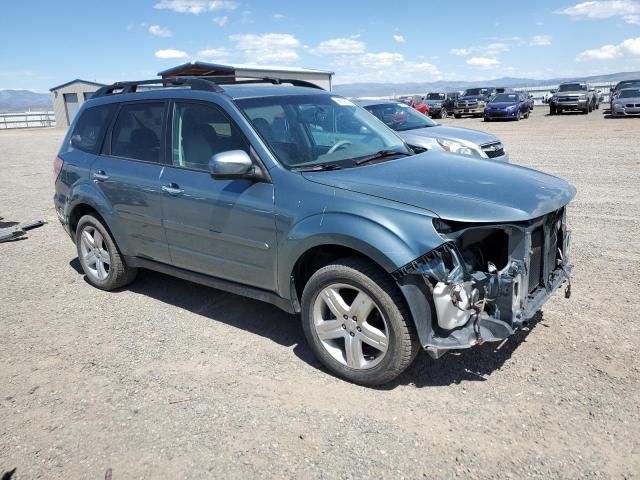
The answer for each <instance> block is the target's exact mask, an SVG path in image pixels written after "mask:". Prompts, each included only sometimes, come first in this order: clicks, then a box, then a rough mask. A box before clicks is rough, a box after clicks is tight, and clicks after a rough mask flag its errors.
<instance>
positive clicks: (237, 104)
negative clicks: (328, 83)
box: [54, 77, 576, 385]
mask: <svg viewBox="0 0 640 480" xmlns="http://www.w3.org/2000/svg"><path fill="white" fill-rule="evenodd" d="M157 83H159V81H158V80H155V81H140V82H123V83H116V84H113V85H110V86H107V87H104V88H102V89H101V90H99V91H98V92H97V93H96V94H95V95H94V97H93V98H92V99H90V100H88V101H87V102H85V103H84V104H83V106H82V108H81V110H80V111H79V113H78V115H77V117H76V119H75V121H74V123H73V125H72V126H71V127H70V129H69V132H68V134H67V136H66V138H65V140H64V143H63V145H62V148H61V150H60V153H59V154H58V156H57V158H56V161H55V172H56V181H55V190H56V191H55V196H54V203H55V208H56V212H57V214H58V217H59V219H60V222H61V223H62V225H63V226H64V228H65V230H66V231H67V232H68V233H69V235H70V236H71V238H72V240H73V241H74V242H75V243H76V246H77V250H78V257H79V261H80V264H81V266H82V268H83V270H84V273H85V275H86V278H87V280H88V281H89V282H90V283H91V284H92V285H94V286H96V287H98V288H101V289H104V290H113V289H117V288H120V287H123V286H124V285H126V284H127V283H129V282H131V281H133V279H134V277H135V275H136V272H137V270H138V269H139V268H145V269H149V270H155V271H159V272H163V273H165V274H169V275H174V276H176V277H179V278H183V279H186V280H189V281H193V282H198V283H201V284H204V285H209V286H211V287H214V288H217V289H220V290H224V291H227V292H231V293H235V294H239V295H244V296H246V297H250V298H254V299H258V300H261V301H266V302H269V303H272V304H274V305H276V306H278V307H280V308H282V309H283V310H285V311H287V312H290V313H296V314H301V318H302V325H303V330H304V333H305V336H306V338H307V340H308V342H309V345H310V346H311V349H312V350H313V352H314V353H315V354H316V355H317V357H318V358H319V359H320V361H321V362H322V363H323V365H324V366H325V367H326V368H327V369H328V370H329V371H331V372H332V373H334V374H336V375H338V376H339V377H341V378H344V379H346V380H349V381H351V382H355V383H358V384H362V385H379V384H383V383H386V382H389V381H391V380H393V379H394V378H396V377H397V376H398V375H399V374H400V373H401V372H402V371H404V370H405V369H406V368H407V367H408V366H409V365H410V364H411V362H412V361H413V360H414V358H415V356H416V354H417V353H418V351H419V350H420V349H421V348H422V349H424V350H426V351H427V352H428V353H429V354H430V355H431V356H432V357H433V358H438V357H440V356H441V355H443V354H444V353H446V352H448V351H451V350H457V349H466V348H469V347H473V346H476V345H480V344H482V343H484V342H497V341H502V340H504V339H506V338H508V337H509V336H510V335H511V334H513V333H514V331H515V330H517V329H518V328H521V327H523V326H525V325H527V323H528V322H529V321H531V320H532V318H533V317H534V316H535V315H536V313H537V312H538V311H539V310H540V309H541V307H542V306H543V305H544V303H545V302H546V301H547V300H548V299H549V297H550V296H551V295H552V293H553V292H554V291H555V290H557V289H559V288H561V287H563V286H564V288H565V295H566V296H567V297H568V295H569V293H570V284H569V281H570V274H571V264H570V262H569V241H570V232H569V230H568V228H567V212H566V209H567V205H568V204H569V202H570V201H571V200H572V198H573V197H574V196H575V193H576V191H575V189H574V188H573V186H571V185H570V184H569V183H567V182H566V181H564V180H562V179H560V178H557V177H555V176H551V175H548V174H545V173H541V172H538V171H535V170H531V169H528V168H523V167H519V166H515V165H509V164H503V163H498V162H491V161H489V160H486V159H482V158H475V157H470V156H463V155H459V156H457V157H455V158H454V157H453V156H452V155H454V154H450V153H442V152H435V151H433V152H431V151H427V152H425V153H421V154H414V152H413V151H412V150H411V149H410V147H408V146H407V145H406V144H405V143H404V142H403V140H402V139H400V138H399V137H398V136H397V135H396V134H395V133H394V132H393V131H392V130H390V129H389V128H388V127H387V126H386V125H385V124H384V123H382V122H381V121H379V120H378V119H377V118H376V117H374V116H373V115H371V114H369V113H368V112H367V111H366V110H364V109H362V108H360V107H358V106H356V105H354V104H353V103H352V102H350V101H349V100H347V99H345V98H342V97H340V96H337V95H333V94H332V93H330V92H326V91H324V90H322V89H318V88H315V87H314V85H312V84H309V83H307V82H303V81H299V80H283V79H273V78H253V79H247V80H237V79H234V80H233V81H231V80H226V81H224V82H223V81H221V80H220V79H216V78H208V77H176V78H172V79H163V80H162V83H161V84H160V85H159V86H158V85H156V86H153V84H157ZM149 86H153V88H146V87H149ZM143 87H145V88H143ZM158 87H160V88H158ZM172 87H176V88H172ZM238 306H239V307H240V304H238Z"/></svg>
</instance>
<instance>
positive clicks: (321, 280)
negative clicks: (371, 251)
mask: <svg viewBox="0 0 640 480" xmlns="http://www.w3.org/2000/svg"><path fill="white" fill-rule="evenodd" d="M302 325H303V329H304V333H305V336H306V338H307V341H308V342H309V345H310V347H311V349H312V350H313V352H314V353H315V355H316V356H317V357H318V359H319V360H320V361H321V362H322V364H323V365H324V366H325V367H326V368H327V369H329V370H330V371H331V372H332V373H334V374H335V375H337V376H338V377H341V378H343V379H345V380H347V381H350V382H353V383H357V384H360V385H367V386H374V385H381V384H383V383H387V382H389V381H391V380H393V379H395V378H396V377H397V376H398V375H400V374H401V373H402V372H403V371H404V370H405V369H406V368H407V367H408V366H409V365H410V364H411V362H412V361H413V359H414V358H415V356H416V355H417V353H418V350H419V342H418V340H417V336H416V333H415V327H414V324H413V320H412V318H411V314H410V313H409V309H408V307H407V305H406V302H405V300H404V297H403V296H402V294H401V293H400V291H399V289H398V287H397V285H396V284H395V283H394V282H393V280H392V279H391V278H390V277H389V275H388V274H387V273H386V272H384V271H383V270H381V269H380V268H378V267H377V266H376V265H375V264H373V263H371V262H370V261H368V260H364V259H361V258H356V257H352V258H343V259H341V260H338V261H335V262H333V263H331V264H329V265H327V266H325V267H322V268H320V269H319V270H318V271H316V272H315V273H314V274H313V275H312V276H311V278H310V279H309V281H308V282H307V284H306V286H305V288H304V292H303V294H302Z"/></svg>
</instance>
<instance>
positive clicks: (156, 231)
mask: <svg viewBox="0 0 640 480" xmlns="http://www.w3.org/2000/svg"><path fill="white" fill-rule="evenodd" d="M166 107H167V103H166V102H134V103H127V104H123V105H122V106H121V107H120V110H119V112H118V114H117V117H116V120H115V123H114V124H113V128H112V130H111V133H110V135H107V139H106V141H105V142H106V145H105V148H104V150H103V153H102V154H101V155H100V156H99V157H98V158H97V159H96V161H95V162H94V163H93V165H92V166H91V177H92V180H93V181H94V182H95V183H96V185H97V186H98V188H99V189H100V190H101V191H102V193H103V194H104V196H105V197H106V199H107V201H108V203H109V205H110V207H111V208H112V210H113V214H114V216H115V217H116V223H117V224H114V225H113V226H112V228H114V230H116V232H114V233H115V234H116V235H117V237H118V238H117V239H116V240H117V241H118V245H119V246H120V248H121V249H122V250H123V253H124V254H125V255H131V256H136V257H142V258H148V259H152V260H156V261H159V262H164V263H169V247H168V246H167V240H166V237H165V233H164V228H163V227H162V193H163V192H162V190H161V189H160V172H161V171H162V167H163V164H162V162H163V159H162V150H163V149H162V148H161V146H162V145H163V140H162V138H163V124H164V119H165V110H166Z"/></svg>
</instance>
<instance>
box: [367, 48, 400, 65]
mask: <svg viewBox="0 0 640 480" xmlns="http://www.w3.org/2000/svg"><path fill="white" fill-rule="evenodd" d="M400 62H404V55H402V54H401V53H391V52H380V53H365V54H364V55H363V56H362V59H361V61H360V63H361V64H362V65H364V66H365V67H372V68H384V67H391V66H392V65H394V64H396V63H400Z"/></svg>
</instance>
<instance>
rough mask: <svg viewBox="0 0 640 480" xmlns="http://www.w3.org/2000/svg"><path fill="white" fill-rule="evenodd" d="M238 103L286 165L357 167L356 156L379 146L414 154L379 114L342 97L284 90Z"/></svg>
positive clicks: (378, 148)
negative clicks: (283, 92) (384, 122)
mask: <svg viewBox="0 0 640 480" xmlns="http://www.w3.org/2000/svg"><path fill="white" fill-rule="evenodd" d="M236 104H237V105H238V106H239V107H240V109H241V110H242V111H243V113H244V114H245V115H246V117H247V118H248V119H249V121H250V122H251V123H252V124H253V126H254V128H255V129H256V131H257V132H258V134H259V135H260V136H261V137H262V139H263V140H264V141H265V142H266V143H267V144H268V145H269V147H270V149H271V151H272V152H273V153H274V155H275V156H276V157H277V158H278V160H279V161H280V162H281V163H282V164H284V165H285V166H286V167H288V168H296V167H313V166H314V165H317V166H320V165H322V166H326V165H329V164H332V165H335V166H336V167H343V166H353V165H354V164H355V162H354V161H355V160H357V159H359V158H362V157H368V156H371V155H375V154H376V153H379V152H380V151H395V152H398V153H400V154H409V153H410V152H409V150H408V149H407V147H406V145H405V144H404V142H403V141H402V139H400V138H399V137H398V136H397V135H395V134H394V133H393V132H392V131H391V130H389V129H388V128H387V127H386V126H385V125H384V124H383V123H381V122H380V121H379V120H378V119H377V118H375V117H373V116H372V115H369V114H368V113H367V112H366V111H365V110H364V109H362V108H360V107H357V106H356V105H354V104H353V103H351V102H350V101H349V100H347V99H345V98H342V97H335V96H331V95H318V94H315V95H286V96H271V97H262V98H247V99H242V100H236ZM406 108H409V109H410V107H406Z"/></svg>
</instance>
